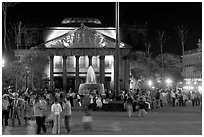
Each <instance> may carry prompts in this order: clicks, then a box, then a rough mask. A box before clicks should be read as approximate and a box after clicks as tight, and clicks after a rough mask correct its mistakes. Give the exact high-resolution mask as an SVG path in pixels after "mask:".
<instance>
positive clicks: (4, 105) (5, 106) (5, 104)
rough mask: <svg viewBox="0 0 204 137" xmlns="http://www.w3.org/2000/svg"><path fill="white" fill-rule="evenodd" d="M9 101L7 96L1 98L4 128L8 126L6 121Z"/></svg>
mask: <svg viewBox="0 0 204 137" xmlns="http://www.w3.org/2000/svg"><path fill="white" fill-rule="evenodd" d="M9 105H10V103H9V99H8V97H7V96H5V97H3V100H2V122H3V118H4V123H5V124H4V126H8V119H9Z"/></svg>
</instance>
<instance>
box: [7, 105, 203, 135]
mask: <svg viewBox="0 0 204 137" xmlns="http://www.w3.org/2000/svg"><path fill="white" fill-rule="evenodd" d="M83 114H84V113H83V112H82V111H73V112H72V117H71V133H69V134H70V135H202V111H201V107H200V106H199V107H194V108H193V107H192V106H186V107H179V106H176V107H174V108H173V107H164V108H161V109H153V110H150V111H149V112H148V115H147V117H138V116H137V115H138V112H136V113H135V116H133V117H130V118H129V117H127V113H126V112H102V111H97V112H92V116H93V120H94V121H93V131H84V129H83V124H82V116H83ZM47 130H48V131H47V133H46V134H44V133H43V134H42V135H51V128H50V127H48V128H47ZM10 134H12V135H26V134H27V133H26V127H24V126H22V127H15V128H12V129H11V131H10ZM61 134H62V135H66V133H65V128H64V124H62V128H61Z"/></svg>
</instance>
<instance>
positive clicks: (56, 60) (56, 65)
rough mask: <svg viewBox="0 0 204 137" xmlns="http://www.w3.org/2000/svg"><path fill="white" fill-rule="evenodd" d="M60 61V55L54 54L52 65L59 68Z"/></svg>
mask: <svg viewBox="0 0 204 137" xmlns="http://www.w3.org/2000/svg"><path fill="white" fill-rule="evenodd" d="M62 63H63V60H62V57H61V56H54V67H56V68H60V67H62Z"/></svg>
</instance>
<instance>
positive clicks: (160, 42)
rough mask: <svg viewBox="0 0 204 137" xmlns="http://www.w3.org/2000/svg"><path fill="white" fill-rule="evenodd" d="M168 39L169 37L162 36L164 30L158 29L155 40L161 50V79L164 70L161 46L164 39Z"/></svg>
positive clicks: (164, 41)
mask: <svg viewBox="0 0 204 137" xmlns="http://www.w3.org/2000/svg"><path fill="white" fill-rule="evenodd" d="M168 39H169V37H165V36H164V31H158V36H157V41H158V43H159V45H160V50H161V59H162V74H161V76H162V79H163V72H164V61H163V47H164V45H165V43H166V41H167V40H168Z"/></svg>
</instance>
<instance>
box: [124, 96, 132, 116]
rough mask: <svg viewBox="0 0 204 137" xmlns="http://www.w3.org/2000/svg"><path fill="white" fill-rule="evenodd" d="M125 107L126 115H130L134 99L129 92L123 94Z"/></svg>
mask: <svg viewBox="0 0 204 137" xmlns="http://www.w3.org/2000/svg"><path fill="white" fill-rule="evenodd" d="M124 102H125V108H126V110H127V112H128V117H131V116H132V114H133V102H134V99H133V96H132V95H131V93H130V92H129V93H127V94H126V95H125V100H124Z"/></svg>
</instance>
